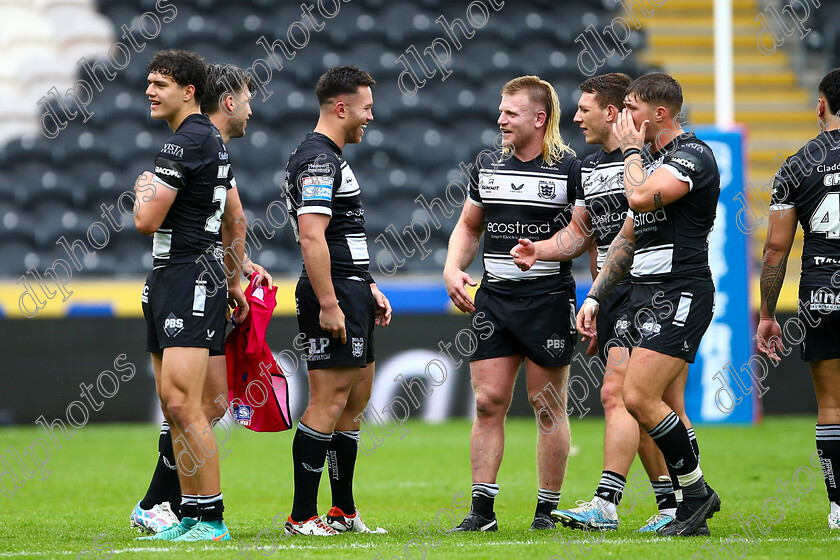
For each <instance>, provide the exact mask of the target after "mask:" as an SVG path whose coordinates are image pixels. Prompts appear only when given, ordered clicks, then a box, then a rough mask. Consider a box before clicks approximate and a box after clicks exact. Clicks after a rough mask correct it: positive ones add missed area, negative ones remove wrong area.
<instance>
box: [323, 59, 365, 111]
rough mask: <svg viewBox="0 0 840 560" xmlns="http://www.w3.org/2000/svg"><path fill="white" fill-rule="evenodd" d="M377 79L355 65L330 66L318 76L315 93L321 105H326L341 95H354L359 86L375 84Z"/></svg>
mask: <svg viewBox="0 0 840 560" xmlns="http://www.w3.org/2000/svg"><path fill="white" fill-rule="evenodd" d="M374 84H376V81H375V80H374V79H373V78H371V77H370V74H368V73H367V72H365V71H364V70H359V69H358V68H356V67H355V66H337V67H335V68H330V69H329V70H327V71H326V72H324V74H323V75H322V76H321V77H320V78H318V84H317V85H316V86H315V95H316V97H317V98H318V104H319V105H325V104H327V103H329V102H330V101H332V100H333V99H335V98H336V97H337V96H339V95H352V94H354V93H356V92H358V90H359V87H363V86H368V87H370V86H373V85H374Z"/></svg>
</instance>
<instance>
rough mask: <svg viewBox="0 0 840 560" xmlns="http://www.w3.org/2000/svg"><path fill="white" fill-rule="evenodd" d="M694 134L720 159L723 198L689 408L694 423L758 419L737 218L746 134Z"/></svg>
mask: <svg viewBox="0 0 840 560" xmlns="http://www.w3.org/2000/svg"><path fill="white" fill-rule="evenodd" d="M695 133H696V134H697V137H698V138H700V139H701V140H703V141H704V142H706V143H707V144H708V145H709V147H711V148H712V151H713V152H714V154H715V159H717V163H718V168H719V169H720V199H719V200H718V205H717V217H716V219H715V226H714V229H713V230H712V233H711V235H710V236H709V265H710V267H711V269H712V277H713V278H714V282H715V288H716V295H715V313H714V317H713V319H712V323H711V324H710V325H709V328H708V330H707V331H706V334H705V336H704V337H703V341H702V342H701V344H700V349H699V351H698V352H697V358H696V361H695V362H694V363H693V364H691V365H690V366H689V375H688V384H687V386H686V392H685V407H686V413H687V414H688V417H689V418H690V419H691V420H692V421H693V422H714V423H725V422H730V423H749V422H753V421H755V420H757V419H758V416H759V399H758V396H757V394H756V393H757V391H756V390H754V384H753V382H752V379H751V378H750V376H749V375H748V372H749V371H750V365H751V361H750V358H751V356H752V355H753V354H754V344H753V341H752V338H751V337H752V335H753V332H754V325H753V321H752V319H751V313H752V306H751V305H750V293H749V286H750V282H749V274H750V266H751V262H750V258H749V255H750V253H749V235H748V232H745V231H743V229H742V227H739V225H738V221H737V219H736V217H737V214H738V210H740V209H741V208H742V205H741V204H740V203H739V197H738V194H739V193H742V192H743V190H744V184H745V181H744V172H743V170H744V168H745V167H746V163H745V160H744V158H745V150H744V134H743V132H742V131H741V130H737V129H736V130H726V131H723V130H719V129H716V128H698V129H697V130H695Z"/></svg>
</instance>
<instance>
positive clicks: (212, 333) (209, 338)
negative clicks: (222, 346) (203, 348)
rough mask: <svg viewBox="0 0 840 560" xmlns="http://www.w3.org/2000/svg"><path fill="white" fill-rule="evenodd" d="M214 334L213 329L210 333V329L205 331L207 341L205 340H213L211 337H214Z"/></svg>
mask: <svg viewBox="0 0 840 560" xmlns="http://www.w3.org/2000/svg"><path fill="white" fill-rule="evenodd" d="M215 334H216V330H215V329H213V330H212V331H211V330H210V329H207V337H206V339H207V340H213V336H214V335H215Z"/></svg>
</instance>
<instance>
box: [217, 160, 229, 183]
mask: <svg viewBox="0 0 840 560" xmlns="http://www.w3.org/2000/svg"><path fill="white" fill-rule="evenodd" d="M228 173H230V164H229V163H228V164H226V165H220V166H219V171H218V173H216V179H227V176H228Z"/></svg>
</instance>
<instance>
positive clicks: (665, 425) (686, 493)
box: [648, 412, 707, 498]
mask: <svg viewBox="0 0 840 560" xmlns="http://www.w3.org/2000/svg"><path fill="white" fill-rule="evenodd" d="M648 434H649V435H650V437H651V438H652V439H653V442H654V443H655V444H656V445H657V447H659V450H660V451H662V455H663V456H664V457H665V464H666V465H667V467H668V472H669V473H671V482H672V483H674V482H676V484H675V485H674V488H675V489H676V487H677V484H678V485H679V487H680V488H681V489H682V494H683V497H684V498H686V497H692V498H698V497H705V496H706V495H707V492H706V482H705V481H704V480H703V473H702V471H701V470H700V464H699V463H698V462H697V455H695V454H694V448H693V447H692V446H691V441H690V440H689V439H688V431H687V430H686V429H685V424H683V422H682V420H680V417H679V416H677V415H676V414H674V413H673V412H671V413H669V414H668V415H667V416H666V417H665V418H663V419H662V421H661V422H660V423H659V424H657V425H656V426H655V427H654V428H652V429H650V430H648ZM698 479H699V481H702V488H701V487H700V486H699V485H697V484H696V483H697V482H698Z"/></svg>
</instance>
